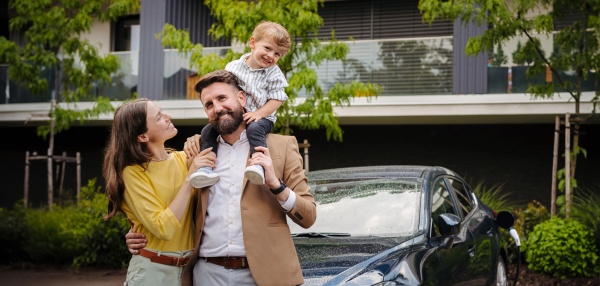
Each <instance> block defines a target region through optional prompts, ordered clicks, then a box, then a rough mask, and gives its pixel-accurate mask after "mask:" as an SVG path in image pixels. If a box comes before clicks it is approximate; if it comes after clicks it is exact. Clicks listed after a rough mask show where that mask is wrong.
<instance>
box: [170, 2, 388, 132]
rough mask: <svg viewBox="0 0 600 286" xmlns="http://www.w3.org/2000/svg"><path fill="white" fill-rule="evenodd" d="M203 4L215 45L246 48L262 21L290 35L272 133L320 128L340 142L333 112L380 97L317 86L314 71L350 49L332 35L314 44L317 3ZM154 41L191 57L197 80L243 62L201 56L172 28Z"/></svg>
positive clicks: (358, 89) (358, 85)
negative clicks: (293, 128) (283, 98)
mask: <svg viewBox="0 0 600 286" xmlns="http://www.w3.org/2000/svg"><path fill="white" fill-rule="evenodd" d="M204 4H205V5H206V6H208V7H209V9H210V11H211V13H212V15H213V16H214V17H215V19H216V20H217V22H216V23H214V24H213V26H212V27H211V28H210V30H209V34H211V35H212V36H213V38H215V39H219V38H225V39H227V40H230V41H232V42H237V43H247V42H248V40H249V39H250V36H251V34H252V31H253V30H254V27H255V26H256V25H257V24H258V23H260V21H263V20H267V21H273V22H277V23H279V24H281V25H282V26H284V27H285V28H286V29H287V30H288V32H289V34H290V36H291V38H292V46H291V48H290V51H289V52H288V54H286V55H285V56H284V57H283V58H281V59H280V60H279V61H278V62H277V65H278V66H279V67H280V69H281V71H282V72H283V73H284V75H285V76H286V78H287V79H288V83H289V86H288V87H287V88H286V90H285V91H286V93H287V95H288V97H289V99H288V100H287V101H286V102H285V103H284V104H283V105H282V107H280V108H279V109H278V110H277V117H278V120H277V123H276V124H275V129H276V130H277V131H279V132H281V131H283V132H284V133H286V134H289V133H290V131H291V130H290V126H291V125H296V126H298V127H299V128H301V129H320V128H324V129H325V130H326V134H327V139H334V140H336V141H341V140H342V130H341V128H340V126H339V123H338V119H337V116H336V115H335V113H334V110H333V108H334V106H342V107H343V106H349V105H350V98H352V97H356V96H363V97H368V98H370V97H372V96H377V95H378V94H379V93H380V92H381V87H380V86H379V85H376V84H371V83H362V82H359V81H356V80H348V82H340V83H336V84H335V85H333V86H331V87H329V89H328V90H324V89H323V88H322V87H321V86H320V85H319V84H318V78H317V75H316V73H315V70H314V69H313V68H314V67H318V66H319V65H321V64H323V63H325V62H327V61H338V60H339V61H344V60H345V59H346V55H347V54H348V51H349V48H348V45H346V44H345V43H342V42H340V41H338V40H337V39H336V38H335V34H334V32H333V31H332V33H331V35H330V36H329V37H326V38H323V39H319V38H318V36H319V35H318V31H319V28H320V27H322V26H323V19H322V18H321V16H320V15H319V14H318V8H319V5H322V1H320V0H308V1H296V0H284V1H276V0H264V1H239V0H219V1H216V0H206V1H204ZM158 37H159V38H161V40H162V43H163V45H165V46H168V47H171V48H177V49H178V50H179V51H180V52H188V53H190V58H191V63H190V67H191V68H192V69H196V70H197V71H198V74H201V75H202V74H206V73H208V72H211V71H214V70H218V69H223V68H225V65H226V64H227V63H228V62H229V61H231V60H234V59H238V58H239V57H240V56H241V54H238V53H235V52H233V51H231V50H230V51H229V52H228V53H227V54H226V55H225V56H224V57H220V56H217V55H216V54H214V53H211V54H207V55H202V45H200V44H195V45H194V44H192V43H191V41H190V39H189V35H188V34H187V31H181V30H176V29H175V28H174V27H173V26H170V25H165V27H164V28H163V31H162V32H161V33H160V34H159V35H158ZM321 40H323V41H326V42H322V41H321ZM246 51H248V48H246ZM301 91H302V92H305V93H306V94H307V95H308V97H307V98H306V100H304V101H300V100H297V99H298V95H299V92H301ZM297 101H298V102H300V103H299V104H297Z"/></svg>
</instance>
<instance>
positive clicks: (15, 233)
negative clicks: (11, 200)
mask: <svg viewBox="0 0 600 286" xmlns="http://www.w3.org/2000/svg"><path fill="white" fill-rule="evenodd" d="M24 217H25V209H24V208H23V202H22V201H21V202H17V203H16V204H15V207H14V208H13V210H7V209H3V208H0V264H7V263H10V262H23V261H27V260H29V259H28V256H27V254H26V253H25V251H24V250H23V246H24V243H25V237H26V235H25V230H26V226H25V219H24Z"/></svg>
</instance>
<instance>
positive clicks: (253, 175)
mask: <svg viewBox="0 0 600 286" xmlns="http://www.w3.org/2000/svg"><path fill="white" fill-rule="evenodd" d="M244 176H246V178H248V180H249V181H250V182H251V183H253V184H255V185H264V184H265V170H264V169H263V167H262V166H261V165H250V166H248V167H246V171H245V172H244Z"/></svg>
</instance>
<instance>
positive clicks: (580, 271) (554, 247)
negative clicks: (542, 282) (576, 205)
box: [526, 217, 600, 279]
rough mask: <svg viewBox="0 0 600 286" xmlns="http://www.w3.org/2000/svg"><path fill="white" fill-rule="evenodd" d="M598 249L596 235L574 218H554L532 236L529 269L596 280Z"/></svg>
mask: <svg viewBox="0 0 600 286" xmlns="http://www.w3.org/2000/svg"><path fill="white" fill-rule="evenodd" d="M597 253H598V249H597V248H596V244H595V243H594V241H593V234H592V232H591V231H589V230H587V229H586V227H585V226H584V225H582V224H581V223H579V222H577V221H576V220H573V219H562V218H557V217H554V218H551V219H550V220H548V221H545V222H543V223H541V224H539V225H537V226H536V227H535V228H534V229H533V231H532V232H531V233H529V237H528V242H527V253H526V257H527V263H528V265H529V268H530V269H532V270H534V271H536V272H540V273H544V274H548V275H552V276H555V277H561V278H563V279H564V278H567V277H580V276H584V277H593V276H595V275H597V274H599V273H600V272H599V271H598V270H599V269H598V267H597V266H596V262H597V261H598V254H597Z"/></svg>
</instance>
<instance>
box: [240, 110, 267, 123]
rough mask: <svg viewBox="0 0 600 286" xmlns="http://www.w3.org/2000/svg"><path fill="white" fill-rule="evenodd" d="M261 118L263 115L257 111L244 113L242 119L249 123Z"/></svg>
mask: <svg viewBox="0 0 600 286" xmlns="http://www.w3.org/2000/svg"><path fill="white" fill-rule="evenodd" d="M262 118H263V117H262V116H261V115H260V114H258V112H246V113H244V121H246V124H250V123H251V122H255V121H259V120H261V119H262Z"/></svg>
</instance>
